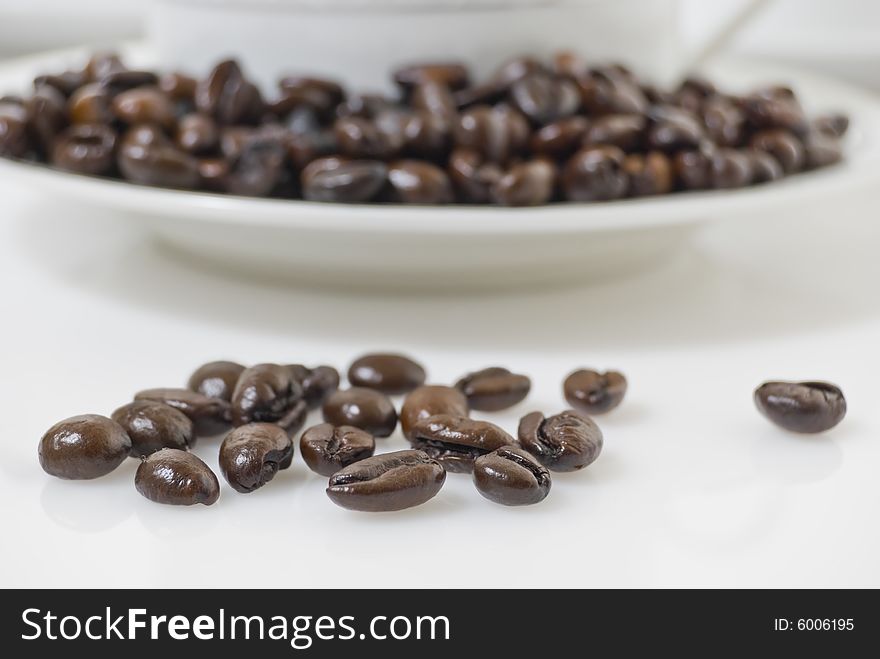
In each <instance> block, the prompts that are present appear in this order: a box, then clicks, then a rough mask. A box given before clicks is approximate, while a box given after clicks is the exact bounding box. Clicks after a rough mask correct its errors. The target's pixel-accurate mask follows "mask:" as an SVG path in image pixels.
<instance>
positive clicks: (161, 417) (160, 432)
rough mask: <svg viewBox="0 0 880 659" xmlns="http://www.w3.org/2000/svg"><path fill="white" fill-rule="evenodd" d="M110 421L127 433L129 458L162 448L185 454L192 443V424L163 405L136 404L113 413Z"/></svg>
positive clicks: (128, 405) (144, 401) (153, 403)
mask: <svg viewBox="0 0 880 659" xmlns="http://www.w3.org/2000/svg"><path fill="white" fill-rule="evenodd" d="M111 418H112V419H113V420H114V421H115V422H116V423H118V424H119V425H120V426H122V428H123V429H124V430H125V432H126V433H128V436H129V438H130V439H131V455H132V457H141V456H145V455H150V454H151V453H155V452H156V451H158V450H159V449H163V448H176V449H181V450H183V451H185V450H187V449H188V448H189V447H190V446H192V445H194V444H195V443H196V436H195V431H194V430H193V422H192V421H190V419H189V417H187V416H186V415H185V414H184V413H183V412H181V411H180V410H176V409H174V408H173V407H171V406H170V405H166V404H165V403H157V402H155V401H151V400H136V401H134V402H132V403H128V404H127V405H123V406H122V407H120V408H119V409H117V410H116V411H115V412H113V414H112V415H111Z"/></svg>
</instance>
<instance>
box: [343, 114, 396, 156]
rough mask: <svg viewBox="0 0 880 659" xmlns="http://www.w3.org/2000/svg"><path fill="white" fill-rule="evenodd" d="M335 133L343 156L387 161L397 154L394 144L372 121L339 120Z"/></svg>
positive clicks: (358, 118)
mask: <svg viewBox="0 0 880 659" xmlns="http://www.w3.org/2000/svg"><path fill="white" fill-rule="evenodd" d="M333 132H334V134H335V135H336V141H337V143H338V144H339V149H340V151H341V152H342V154H343V155H346V156H349V157H351V158H366V159H377V160H385V159H387V158H390V157H392V156H393V155H395V153H396V149H395V144H394V142H393V141H392V140H391V139H390V138H389V136H388V134H387V133H385V132H382V131H380V130H379V128H378V127H377V126H376V123H375V121H373V120H371V119H361V118H360V117H344V118H342V119H337V120H336V122H335V123H334V124H333Z"/></svg>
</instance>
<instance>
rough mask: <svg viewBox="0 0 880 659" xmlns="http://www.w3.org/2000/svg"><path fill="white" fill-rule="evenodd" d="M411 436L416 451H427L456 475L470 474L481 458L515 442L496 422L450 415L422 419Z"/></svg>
mask: <svg viewBox="0 0 880 659" xmlns="http://www.w3.org/2000/svg"><path fill="white" fill-rule="evenodd" d="M410 434H411V436H412V437H411V439H410V443H411V444H412V446H413V448H415V449H419V450H421V451H424V452H425V453H427V454H428V455H429V456H431V457H432V458H434V459H435V460H437V461H438V462H439V463H440V464H442V465H443V467H444V468H445V469H446V471H449V472H453V473H467V472H471V471H473V469H474V460H475V459H476V458H477V457H478V456H481V455H485V454H486V453H489V452H491V451H494V450H495V449H497V448H500V447H501V446H510V445H513V444H515V443H516V441H515V440H514V439H513V437H511V436H510V435H509V434H508V433H507V432H505V431H504V430H502V429H501V428H499V427H498V426H496V425H495V424H494V423H489V422H488V421H478V420H476V419H470V418H468V417H466V416H455V415H451V414H435V415H434V416H430V417H428V418H426V419H422V420H420V421H418V422H417V423H416V424H415V425H414V426H413V427H412V430H411V433H410Z"/></svg>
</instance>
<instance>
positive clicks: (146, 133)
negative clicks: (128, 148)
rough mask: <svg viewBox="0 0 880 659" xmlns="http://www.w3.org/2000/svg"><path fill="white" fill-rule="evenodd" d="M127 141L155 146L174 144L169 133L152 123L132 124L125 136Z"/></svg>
mask: <svg viewBox="0 0 880 659" xmlns="http://www.w3.org/2000/svg"><path fill="white" fill-rule="evenodd" d="M123 137H124V138H125V143H126V144H128V145H134V144H137V145H138V146H154V145H165V146H170V145H172V144H173V143H172V141H171V139H170V138H169V137H168V134H167V133H166V132H165V131H164V130H162V129H161V128H159V127H158V126H153V125H152V124H142V125H140V126H132V127H131V128H129V129H128V130H127V131H126V132H125V134H124V136H123Z"/></svg>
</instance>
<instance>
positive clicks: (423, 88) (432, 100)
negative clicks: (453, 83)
mask: <svg viewBox="0 0 880 659" xmlns="http://www.w3.org/2000/svg"><path fill="white" fill-rule="evenodd" d="M409 103H410V106H412V108H413V109H415V110H421V111H422V112H425V113H427V114H429V115H430V116H432V117H435V118H437V119H441V120H443V121H444V122H445V123H447V124H449V125H452V124H453V123H454V122H455V121H456V120H457V119H458V106H457V105H456V103H455V97H454V96H453V95H452V92H451V91H449V87H447V86H446V85H442V84H439V83H436V82H427V83H424V84H421V85H419V86H418V87H416V88H415V89H413V91H412V94H411V95H410V99H409Z"/></svg>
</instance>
